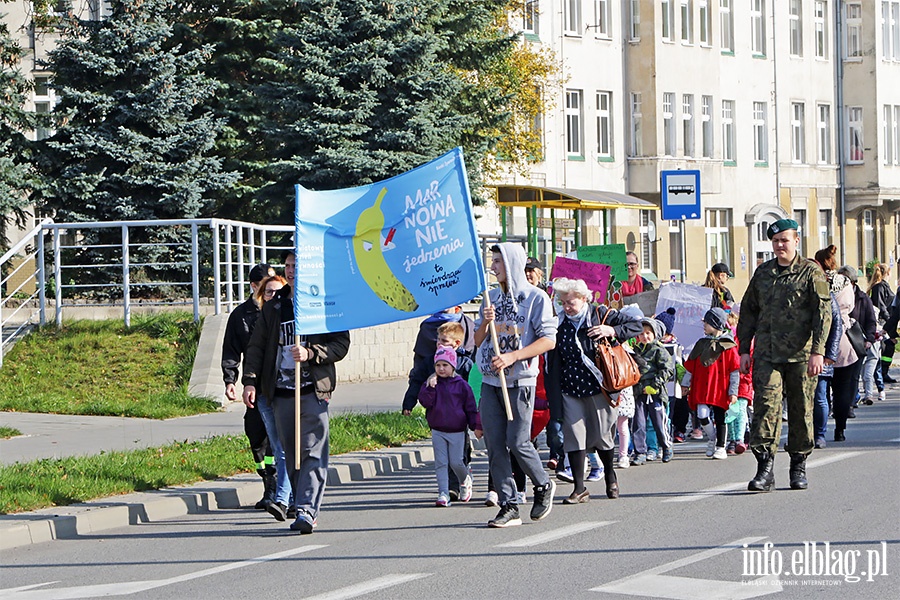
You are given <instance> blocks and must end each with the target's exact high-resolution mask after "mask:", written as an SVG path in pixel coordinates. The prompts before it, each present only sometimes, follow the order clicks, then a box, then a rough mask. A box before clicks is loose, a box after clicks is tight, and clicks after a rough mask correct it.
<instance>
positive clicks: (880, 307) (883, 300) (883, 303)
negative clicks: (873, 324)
mask: <svg viewBox="0 0 900 600" xmlns="http://www.w3.org/2000/svg"><path fill="white" fill-rule="evenodd" d="M869 297H870V298H872V305H873V306H874V307H875V316H876V317H877V318H878V320H879V321H881V322H882V323H883V322H884V321H887V320H888V319H889V318H890V316H891V303H892V302H893V301H894V294H893V293H892V292H891V286H890V285H888V282H887V281H879V282H878V283H876V284H875V285H874V286H873V287H872V289H871V290H869Z"/></svg>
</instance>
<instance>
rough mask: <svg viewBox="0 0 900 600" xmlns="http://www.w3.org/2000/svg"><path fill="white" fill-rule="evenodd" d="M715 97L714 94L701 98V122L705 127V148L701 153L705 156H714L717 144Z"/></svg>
mask: <svg viewBox="0 0 900 600" xmlns="http://www.w3.org/2000/svg"><path fill="white" fill-rule="evenodd" d="M712 106H713V99H712V96H703V97H702V98H701V100H700V122H701V123H702V128H703V132H702V134H703V148H702V149H701V154H702V156H703V158H712V156H713V146H714V145H715V142H714V138H715V135H714V134H713V131H714V129H713V120H712V113H713V108H712Z"/></svg>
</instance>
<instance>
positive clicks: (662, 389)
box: [634, 340, 675, 402]
mask: <svg viewBox="0 0 900 600" xmlns="http://www.w3.org/2000/svg"><path fill="white" fill-rule="evenodd" d="M634 350H635V352H637V353H638V354H639V355H640V356H641V358H643V359H644V361H645V362H646V364H643V365H641V381H640V382H639V383H638V385H637V389H636V390H634V392H635V398H637V397H639V396H643V395H644V388H645V387H646V386H648V385H649V386H650V387H652V388H655V389H656V390H657V391H658V393H657V394H656V395H655V396H654V399H656V400H662V401H664V402H665V401H667V400H668V399H669V394H668V392H667V391H666V383H667V382H668V381H669V380H670V379H672V376H673V375H674V374H675V359H674V358H672V355H671V354H669V351H668V350H666V349H665V348H664V347H663V345H662V343H661V342H659V341H656V340H654V341H652V342H650V343H649V344H635V345H634Z"/></svg>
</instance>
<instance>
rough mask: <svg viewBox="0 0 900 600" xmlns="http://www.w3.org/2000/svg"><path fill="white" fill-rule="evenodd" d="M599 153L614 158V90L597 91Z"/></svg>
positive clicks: (603, 156) (602, 156) (601, 155)
mask: <svg viewBox="0 0 900 600" xmlns="http://www.w3.org/2000/svg"><path fill="white" fill-rule="evenodd" d="M597 154H598V155H599V156H600V157H601V158H612V156H613V143H612V92H597Z"/></svg>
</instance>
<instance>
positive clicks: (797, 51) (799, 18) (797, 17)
mask: <svg viewBox="0 0 900 600" xmlns="http://www.w3.org/2000/svg"><path fill="white" fill-rule="evenodd" d="M788 8H789V12H788V23H789V26H790V30H791V56H803V2H802V1H801V0H790V6H789V7H788Z"/></svg>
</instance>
